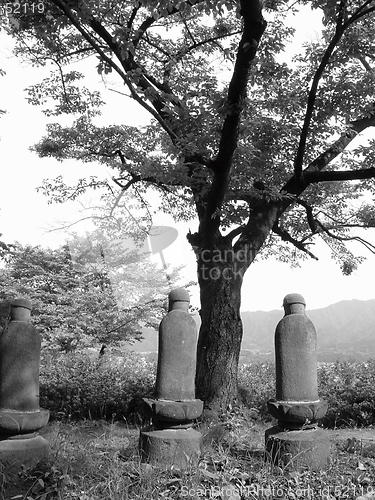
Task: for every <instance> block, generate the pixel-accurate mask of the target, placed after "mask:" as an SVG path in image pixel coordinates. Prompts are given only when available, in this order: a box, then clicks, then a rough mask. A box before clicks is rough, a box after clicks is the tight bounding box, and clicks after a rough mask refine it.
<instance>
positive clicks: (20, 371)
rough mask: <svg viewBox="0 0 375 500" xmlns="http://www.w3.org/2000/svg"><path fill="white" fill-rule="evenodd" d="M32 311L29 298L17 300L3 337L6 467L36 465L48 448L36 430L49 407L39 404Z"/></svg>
mask: <svg viewBox="0 0 375 500" xmlns="http://www.w3.org/2000/svg"><path fill="white" fill-rule="evenodd" d="M30 314H31V303H30V301H28V300H26V299H16V300H14V301H13V302H12V303H11V312H10V322H9V324H8V326H7V328H6V329H5V330H4V333H3V334H2V335H1V337H0V462H1V463H2V464H3V465H4V466H5V467H6V468H12V467H19V466H20V465H25V466H31V465H35V464H36V463H38V462H39V461H40V460H42V459H43V458H45V457H46V456H47V455H48V449H49V446H48V442H47V441H46V440H45V439H44V438H43V437H41V436H39V435H38V434H37V431H38V430H39V429H41V428H42V427H44V426H45V425H46V424H47V422H48V419H49V411H48V410H44V409H42V408H39V364H40V335H39V333H38V332H37V331H36V330H35V328H34V327H33V325H32V324H31V322H30Z"/></svg>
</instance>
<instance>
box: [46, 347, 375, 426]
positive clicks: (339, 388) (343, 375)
mask: <svg viewBox="0 0 375 500" xmlns="http://www.w3.org/2000/svg"><path fill="white" fill-rule="evenodd" d="M155 368H156V366H155V363H154V362H152V361H147V360H145V359H144V358H143V357H142V356H141V355H138V354H136V353H126V354H124V353H123V352H122V354H121V355H113V356H110V355H106V356H105V357H104V358H99V357H98V356H97V355H96V354H92V355H88V354H87V353H70V354H68V355H59V356H53V357H50V358H49V357H46V358H45V359H44V360H43V362H42V367H41V379H40V380H41V405H42V406H44V407H45V408H49V409H50V410H51V413H52V417H53V418H54V419H72V420H79V419H85V418H92V419H100V418H102V419H106V420H113V419H115V420H122V419H124V418H125V419H128V418H130V412H131V411H132V408H131V407H130V406H129V403H130V402H131V401H132V400H133V398H136V397H138V396H146V395H150V394H152V392H153V385H154V379H155ZM274 370H275V368H274V364H273V363H271V362H262V363H260V362H256V363H251V364H244V365H241V366H240V369H239V373H238V378H239V387H240V395H241V397H242V399H243V403H244V405H245V407H246V408H247V409H248V410H249V411H250V415H251V417H252V418H253V419H255V420H256V421H258V422H269V421H270V420H271V419H272V417H271V416H270V414H269V413H268V410H267V401H268V400H269V399H271V398H274V397H275V373H274ZM374 376H375V360H369V361H366V362H363V361H361V362H349V361H338V362H336V363H320V364H319V368H318V381H319V396H320V397H321V398H322V399H325V400H326V401H328V405H329V407H328V412H327V415H326V416H325V417H324V419H323V421H322V424H323V425H324V426H325V427H329V428H335V427H347V426H356V427H366V426H369V425H375V405H374V397H375V394H374V391H375V389H374V387H373V377H374ZM232 414H233V415H235V416H236V415H237V417H238V416H239V414H238V408H237V409H235V408H234V409H233V411H232ZM233 415H232V417H231V418H232V424H233V418H237V417H233Z"/></svg>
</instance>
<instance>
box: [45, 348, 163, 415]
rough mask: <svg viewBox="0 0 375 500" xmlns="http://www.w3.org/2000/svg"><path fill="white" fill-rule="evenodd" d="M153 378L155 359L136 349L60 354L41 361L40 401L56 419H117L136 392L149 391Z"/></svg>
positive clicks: (151, 389)
mask: <svg viewBox="0 0 375 500" xmlns="http://www.w3.org/2000/svg"><path fill="white" fill-rule="evenodd" d="M154 381H155V363H152V362H148V361H146V360H145V359H144V358H143V357H141V356H140V355H137V354H136V353H127V354H126V355H124V356H122V357H115V358H111V357H110V356H104V357H103V358H101V359H98V358H93V357H92V356H89V355H87V354H82V353H69V354H60V355H56V356H53V357H50V358H47V359H44V360H43V361H42V363H41V370H40V404H41V406H42V407H44V408H48V409H49V410H50V411H51V418H55V419H56V418H59V419H75V420H78V419H84V418H92V419H107V420H110V419H112V420H118V419H121V418H122V417H126V416H127V415H128V410H129V403H130V401H131V400H132V399H133V398H134V397H135V396H138V395H140V396H145V395H150V394H151V393H152V391H153V385H154Z"/></svg>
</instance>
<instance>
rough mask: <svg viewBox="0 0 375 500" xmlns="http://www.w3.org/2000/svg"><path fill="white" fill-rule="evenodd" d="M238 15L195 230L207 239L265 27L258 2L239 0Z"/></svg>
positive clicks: (214, 225)
mask: <svg viewBox="0 0 375 500" xmlns="http://www.w3.org/2000/svg"><path fill="white" fill-rule="evenodd" d="M240 5H241V15H242V17H243V32H242V37H241V40H240V42H239V46H238V51H237V56H236V61H235V65H234V69H233V75H232V78H231V81H230V83H229V88H228V94H227V99H226V109H227V114H226V117H225V119H224V123H223V126H222V130H221V137H220V143H219V149H218V153H217V155H216V158H215V160H214V161H213V162H212V164H211V165H210V167H211V169H212V170H213V172H214V179H213V182H212V186H211V189H210V192H209V194H208V197H207V205H206V210H205V216H204V219H203V220H202V221H201V224H200V228H199V232H200V234H202V235H205V238H207V240H210V239H211V238H212V236H213V235H214V233H215V232H216V231H218V228H219V226H220V213H219V212H220V208H221V205H222V203H223V201H224V198H225V192H226V190H227V188H228V183H229V177H230V170H231V166H232V160H233V154H234V151H235V149H236V147H237V141H238V133H239V124H240V117H241V113H242V110H243V106H244V101H245V97H246V89H247V83H248V79H249V71H250V68H251V65H252V62H253V61H254V58H255V54H256V52H257V48H258V44H259V42H260V39H261V37H262V35H263V32H264V30H265V28H266V22H265V20H264V18H263V15H262V2H261V1H260V0H256V1H255V0H254V1H253V2H247V1H246V0H242V1H241V2H240Z"/></svg>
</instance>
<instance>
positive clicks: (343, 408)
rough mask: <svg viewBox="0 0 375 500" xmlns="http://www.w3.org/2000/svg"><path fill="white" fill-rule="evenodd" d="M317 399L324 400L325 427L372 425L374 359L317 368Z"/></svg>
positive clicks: (374, 407) (374, 410)
mask: <svg viewBox="0 0 375 500" xmlns="http://www.w3.org/2000/svg"><path fill="white" fill-rule="evenodd" d="M318 377H319V390H320V394H319V395H320V397H321V398H322V399H325V400H327V401H328V412H327V415H326V416H325V418H324V419H323V421H322V423H323V424H324V425H325V426H327V427H343V426H348V425H349V426H358V427H363V426H368V425H373V424H375V384H374V380H375V360H374V359H371V360H369V361H362V362H358V361H337V362H336V363H324V364H322V365H321V366H320V367H319V370H318Z"/></svg>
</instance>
